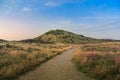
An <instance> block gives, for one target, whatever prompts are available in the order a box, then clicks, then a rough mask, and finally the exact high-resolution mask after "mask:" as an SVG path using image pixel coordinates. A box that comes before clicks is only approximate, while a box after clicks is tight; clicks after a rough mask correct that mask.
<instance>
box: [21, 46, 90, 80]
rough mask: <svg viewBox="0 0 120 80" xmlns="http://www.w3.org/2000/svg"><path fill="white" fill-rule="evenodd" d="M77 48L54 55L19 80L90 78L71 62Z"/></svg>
mask: <svg viewBox="0 0 120 80" xmlns="http://www.w3.org/2000/svg"><path fill="white" fill-rule="evenodd" d="M74 50H75V48H73V49H71V50H68V51H66V52H64V53H62V54H61V55H58V56H56V57H54V58H53V59H51V60H49V61H48V62H46V63H44V64H42V65H41V66H39V67H38V68H37V69H36V70H34V71H31V72H29V73H27V74H26V75H24V76H21V77H20V78H19V80H90V79H89V78H88V77H86V76H85V75H84V74H82V73H81V72H79V71H78V70H77V69H76V67H75V65H74V64H73V63H72V62H71V59H72V57H73V53H74Z"/></svg>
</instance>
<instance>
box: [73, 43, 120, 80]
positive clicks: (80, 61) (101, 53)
mask: <svg viewBox="0 0 120 80" xmlns="http://www.w3.org/2000/svg"><path fill="white" fill-rule="evenodd" d="M119 49H120V43H117V44H115V43H106V44H93V45H92V44H90V45H88V44H87V45H83V46H82V47H79V48H77V50H76V55H75V56H74V62H75V63H76V66H77V68H78V70H80V71H82V72H84V73H85V74H87V75H88V76H91V77H94V78H95V80H120V50H119Z"/></svg>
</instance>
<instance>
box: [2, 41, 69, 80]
mask: <svg viewBox="0 0 120 80" xmlns="http://www.w3.org/2000/svg"><path fill="white" fill-rule="evenodd" d="M70 47H71V46H70V45H64V44H39V43H30V44H27V43H2V44H0V80H13V78H15V77H17V76H18V75H20V74H23V73H24V72H26V71H29V70H31V69H33V68H35V66H37V65H39V64H41V63H42V62H44V61H46V60H49V59H51V58H52V57H54V56H56V55H58V54H60V53H62V52H63V51H64V50H68V49H69V48H70Z"/></svg>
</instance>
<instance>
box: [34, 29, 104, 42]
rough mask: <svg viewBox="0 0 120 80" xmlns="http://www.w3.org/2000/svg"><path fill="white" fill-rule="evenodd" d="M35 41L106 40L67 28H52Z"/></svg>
mask: <svg viewBox="0 0 120 80" xmlns="http://www.w3.org/2000/svg"><path fill="white" fill-rule="evenodd" d="M33 40H35V41H42V42H47V43H71V44H78V43H98V42H101V41H104V40H98V39H93V38H90V37H85V36H83V35H78V34H74V33H72V32H69V31H65V30H51V31H49V32H47V33H45V34H43V35H41V36H39V37H37V38H34V39H33Z"/></svg>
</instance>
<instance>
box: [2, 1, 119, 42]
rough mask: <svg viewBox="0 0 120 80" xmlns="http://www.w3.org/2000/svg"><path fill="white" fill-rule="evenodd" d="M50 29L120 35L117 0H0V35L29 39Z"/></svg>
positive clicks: (7, 37)
mask: <svg viewBox="0 0 120 80" xmlns="http://www.w3.org/2000/svg"><path fill="white" fill-rule="evenodd" d="M51 29H64V30H68V31H71V32H74V33H77V34H82V35H85V36H89V37H93V38H107V39H120V36H119V34H120V0H0V39H6V40H22V39H30V38H34V37H37V36H40V35H41V34H43V33H45V32H46V31H48V30H51Z"/></svg>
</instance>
